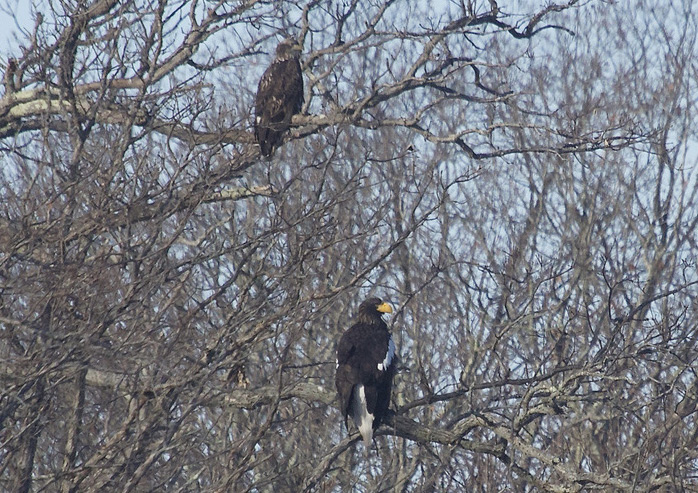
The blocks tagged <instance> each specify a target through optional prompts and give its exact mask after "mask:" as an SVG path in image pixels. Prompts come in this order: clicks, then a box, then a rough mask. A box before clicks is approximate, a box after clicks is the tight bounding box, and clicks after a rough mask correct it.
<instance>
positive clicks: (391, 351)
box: [378, 336, 395, 371]
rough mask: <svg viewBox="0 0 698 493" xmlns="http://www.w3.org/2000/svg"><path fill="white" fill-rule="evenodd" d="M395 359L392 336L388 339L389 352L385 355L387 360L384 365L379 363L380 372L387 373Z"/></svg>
mask: <svg viewBox="0 0 698 493" xmlns="http://www.w3.org/2000/svg"><path fill="white" fill-rule="evenodd" d="M394 357H395V343H394V342H393V336H390V338H389V339H388V352H387V353H385V359H384V360H383V362H382V363H378V370H379V371H385V370H387V369H388V367H389V366H390V363H392V362H393V358H394Z"/></svg>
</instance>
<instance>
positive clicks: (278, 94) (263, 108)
mask: <svg viewBox="0 0 698 493" xmlns="http://www.w3.org/2000/svg"><path fill="white" fill-rule="evenodd" d="M301 50H302V46H301V45H299V44H298V43H297V42H296V41H295V40H293V39H285V40H284V41H282V42H281V43H279V46H278V47H277V48H276V59H275V60H274V61H273V62H272V64H271V65H270V66H269V68H267V70H266V71H265V72H264V75H262V78H261V79H260V81H259V87H258V88H257V99H256V102H255V126H254V136H255V139H257V143H258V144H259V147H260V148H261V151H262V155H263V156H265V157H269V156H271V155H273V154H274V151H275V150H276V149H277V148H278V147H279V146H280V145H281V144H282V141H283V135H284V133H285V132H286V130H288V128H289V127H290V126H291V118H293V115H295V114H297V113H299V112H300V111H301V108H302V107H303V73H302V72H301V65H300V61H299V57H300V53H301Z"/></svg>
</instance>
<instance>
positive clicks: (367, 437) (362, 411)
mask: <svg viewBox="0 0 698 493" xmlns="http://www.w3.org/2000/svg"><path fill="white" fill-rule="evenodd" d="M351 417H352V419H353V420H354V424H356V427H357V428H358V429H359V433H361V436H362V437H363V439H364V444H365V445H366V450H368V449H369V448H371V441H372V440H373V414H371V413H369V412H368V408H367V406H366V393H365V392H364V386H363V385H362V384H358V385H357V386H356V387H354V397H353V399H352V402H351Z"/></svg>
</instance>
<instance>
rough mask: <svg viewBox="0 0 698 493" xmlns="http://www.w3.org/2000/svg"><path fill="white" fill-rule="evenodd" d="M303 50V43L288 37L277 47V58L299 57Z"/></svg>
mask: <svg viewBox="0 0 698 493" xmlns="http://www.w3.org/2000/svg"><path fill="white" fill-rule="evenodd" d="M302 51H303V45H301V44H300V43H299V42H298V41H297V40H295V39H293V38H286V39H284V40H283V41H282V42H281V43H279V46H277V47H276V59H277V60H287V59H289V58H297V57H299V56H300V54H301V52H302Z"/></svg>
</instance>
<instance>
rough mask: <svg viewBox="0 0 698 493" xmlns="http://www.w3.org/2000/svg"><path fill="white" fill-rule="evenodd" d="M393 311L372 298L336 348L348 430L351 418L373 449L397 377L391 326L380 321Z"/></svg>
mask: <svg viewBox="0 0 698 493" xmlns="http://www.w3.org/2000/svg"><path fill="white" fill-rule="evenodd" d="M392 312H393V309H392V308H391V307H390V305H389V304H388V303H384V302H383V301H382V300H381V299H380V298H369V299H367V300H366V301H364V302H363V303H361V305H360V306H359V315H358V317H357V318H358V320H357V322H356V323H355V324H354V325H352V326H351V327H350V328H349V330H347V331H346V332H345V333H344V334H343V335H342V337H341V339H340V340H339V344H338V345H337V373H336V375H335V385H336V387H337V393H338V394H339V404H340V410H341V411H342V415H343V416H344V426H345V427H347V429H348V426H347V417H348V416H351V418H352V419H353V421H354V423H355V424H356V427H357V428H358V429H359V433H361V436H362V437H363V439H364V443H365V444H366V450H367V451H368V450H369V449H370V447H371V441H372V439H373V430H375V429H376V428H378V427H379V426H380V424H381V422H382V420H383V417H384V416H385V415H386V413H387V412H388V405H389V404H390V391H391V389H392V385H393V377H394V376H395V366H396V363H397V355H396V352H395V343H394V342H393V338H392V336H391V335H390V332H389V331H388V326H387V325H386V324H385V322H384V321H383V319H382V318H381V317H382V316H383V314H384V313H392Z"/></svg>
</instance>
